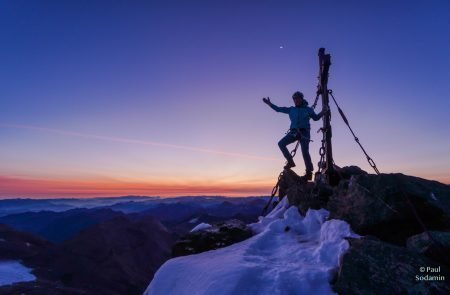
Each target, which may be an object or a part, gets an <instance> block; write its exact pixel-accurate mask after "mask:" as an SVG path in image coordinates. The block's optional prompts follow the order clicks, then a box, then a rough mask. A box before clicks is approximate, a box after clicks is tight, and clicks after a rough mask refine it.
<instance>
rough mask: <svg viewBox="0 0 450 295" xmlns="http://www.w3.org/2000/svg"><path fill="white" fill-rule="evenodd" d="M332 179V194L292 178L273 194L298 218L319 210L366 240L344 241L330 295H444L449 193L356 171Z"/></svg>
mask: <svg viewBox="0 0 450 295" xmlns="http://www.w3.org/2000/svg"><path fill="white" fill-rule="evenodd" d="M338 173H339V175H340V176H341V180H340V182H339V184H338V185H337V186H336V187H330V186H327V185H325V184H321V183H320V182H317V183H312V182H310V183H305V182H304V181H303V179H302V178H300V177H299V176H297V175H296V174H295V173H294V172H293V171H291V170H285V171H284V173H283V176H282V178H281V180H280V194H286V196H287V198H288V200H289V203H290V205H295V206H297V207H298V208H299V210H300V211H301V212H302V213H303V214H304V213H305V212H306V211H307V210H308V209H309V208H312V209H318V208H325V209H327V210H328V211H329V212H330V219H341V220H345V221H347V222H348V223H349V224H350V225H351V227H352V229H353V230H354V231H355V232H356V233H358V234H360V235H362V236H364V237H365V238H362V239H351V240H350V250H349V251H348V252H347V253H346V254H345V255H344V257H343V260H342V263H341V267H340V270H339V272H338V274H337V276H336V278H335V284H334V287H335V291H336V292H338V293H339V294H450V273H449V268H450V263H449V262H448V261H449V257H450V186H449V185H445V184H442V183H439V182H436V181H430V180H425V179H421V178H418V177H412V176H407V175H403V174H380V175H373V174H368V173H366V172H365V171H363V170H361V169H360V168H358V167H356V166H350V167H344V168H340V169H339V170H338ZM425 229H427V231H428V233H427V232H424V230H425ZM429 234H430V235H431V238H430V235H429ZM369 237H370V238H369ZM421 267H424V269H421Z"/></svg>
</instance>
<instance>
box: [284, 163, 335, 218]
mask: <svg viewBox="0 0 450 295" xmlns="http://www.w3.org/2000/svg"><path fill="white" fill-rule="evenodd" d="M279 192H280V196H281V198H283V197H284V196H285V195H286V196H287V198H288V200H289V204H290V205H292V206H297V207H298V208H299V210H300V212H301V213H302V214H303V215H305V214H306V211H308V209H310V208H311V209H320V208H323V207H325V206H326V204H327V202H328V198H329V196H330V195H331V194H332V193H333V188H332V187H331V186H329V185H326V184H324V183H318V184H317V185H316V184H315V183H314V182H305V181H304V180H303V179H302V177H300V176H298V175H297V174H296V173H295V172H294V171H292V170H290V169H285V170H284V173H283V175H282V177H281V179H280V189H279Z"/></svg>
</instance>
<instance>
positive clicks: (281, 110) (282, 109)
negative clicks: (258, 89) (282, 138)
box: [262, 97, 289, 114]
mask: <svg viewBox="0 0 450 295" xmlns="http://www.w3.org/2000/svg"><path fill="white" fill-rule="evenodd" d="M262 100H263V102H264V103H266V104H267V105H268V106H269V107H271V108H272V109H273V110H274V111H276V112H279V113H285V114H289V108H287V107H279V106H277V105H274V104H273V103H272V102H271V101H270V98H268V97H267V98H265V97H264V98H263V99H262Z"/></svg>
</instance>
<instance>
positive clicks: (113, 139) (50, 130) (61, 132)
mask: <svg viewBox="0 0 450 295" xmlns="http://www.w3.org/2000/svg"><path fill="white" fill-rule="evenodd" d="M0 127H3V128H15V129H27V130H34V131H41V132H48V133H54V134H59V135H64V136H72V137H79V138H86V139H94V140H103V141H109V142H121V143H130V144H139V145H150V146H158V147H167V148H173V149H181V150H187V151H192V152H199V153H208V154H216V155H222V156H227V157H237V158H247V159H253V160H262V161H277V160H278V159H276V158H272V157H263V156H255V155H249V154H242V153H235V152H228V151H220V150H212V149H208V148H198V147H191V146H184V145H177V144H170V143H163V142H155V141H148V140H139V139H131V138H124V137H115V136H103V135H92V134H85V133H80V132H73V131H68V130H62V129H54V128H46V127H39V126H31V125H16V124H0Z"/></svg>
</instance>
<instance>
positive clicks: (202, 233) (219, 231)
mask: <svg viewBox="0 0 450 295" xmlns="http://www.w3.org/2000/svg"><path fill="white" fill-rule="evenodd" d="M251 236H252V231H251V229H250V228H249V227H248V226H247V225H246V224H245V223H244V222H242V221H240V220H235V219H233V220H228V221H225V222H220V223H217V224H215V225H212V227H210V228H207V229H204V230H199V231H195V232H192V233H189V234H188V235H187V236H185V237H184V238H182V239H180V240H178V241H177V242H176V244H175V246H174V247H173V249H172V256H173V257H177V256H185V255H191V254H197V253H201V252H205V251H209V250H214V249H219V248H223V247H226V246H229V245H231V244H234V243H237V242H241V241H243V240H246V239H248V238H249V237H251Z"/></svg>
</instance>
